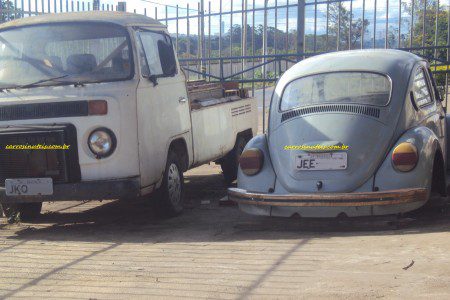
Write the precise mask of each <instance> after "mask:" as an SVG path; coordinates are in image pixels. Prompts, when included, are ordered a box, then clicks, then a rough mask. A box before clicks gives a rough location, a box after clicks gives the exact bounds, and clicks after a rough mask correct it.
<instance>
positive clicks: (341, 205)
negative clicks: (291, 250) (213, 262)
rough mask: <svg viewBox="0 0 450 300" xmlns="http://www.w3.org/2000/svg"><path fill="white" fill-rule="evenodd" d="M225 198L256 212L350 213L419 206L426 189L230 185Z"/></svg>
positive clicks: (378, 211) (270, 213)
mask: <svg viewBox="0 0 450 300" xmlns="http://www.w3.org/2000/svg"><path fill="white" fill-rule="evenodd" d="M228 198H229V199H230V200H232V201H235V202H237V203H238V204H239V206H240V207H241V209H243V210H244V211H246V212H249V213H252V214H259V215H277V216H291V215H292V214H294V213H299V214H300V215H301V216H311V217H329V216H336V215H337V214H339V213H341V212H343V213H346V214H347V215H349V216H364V215H382V214H392V213H401V212H406V211H410V210H413V209H416V208H419V207H420V206H422V205H423V204H424V203H425V202H426V201H427V199H428V190H427V189H426V188H412V189H398V190H390V191H381V192H363V193H361V192H358V193H322V194H319V193H311V194H288V195H276V194H259V193H251V192H247V191H246V190H243V189H238V188H230V189H228ZM374 208H375V210H374ZM327 210H328V211H327Z"/></svg>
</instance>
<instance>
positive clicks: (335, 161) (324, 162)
mask: <svg viewBox="0 0 450 300" xmlns="http://www.w3.org/2000/svg"><path fill="white" fill-rule="evenodd" d="M295 168H296V169H297V170H298V171H320V170H322V171H323V170H345V169H347V153H345V152H332V153H304V154H300V155H297V157H296V158H295Z"/></svg>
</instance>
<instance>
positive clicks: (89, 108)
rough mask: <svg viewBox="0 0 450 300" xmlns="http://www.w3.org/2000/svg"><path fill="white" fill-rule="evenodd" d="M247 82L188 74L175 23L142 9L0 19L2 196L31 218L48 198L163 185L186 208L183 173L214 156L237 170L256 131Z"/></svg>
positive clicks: (165, 195)
mask: <svg viewBox="0 0 450 300" xmlns="http://www.w3.org/2000/svg"><path fill="white" fill-rule="evenodd" d="M247 94H248V93H246V91H245V90H242V89H238V88H237V89H234V90H233V89H232V90H227V89H225V88H223V86H222V85H221V84H220V83H207V82H204V81H198V82H192V83H189V84H186V78H185V75H184V73H183V71H182V70H181V68H180V66H179V64H178V62H177V59H176V56H175V53H174V47H173V45H172V41H171V38H170V37H169V35H168V32H167V29H166V27H165V26H163V25H162V24H161V23H159V22H157V21H155V20H153V19H151V18H148V17H145V16H141V15H136V14H128V13H119V12H98V11H97V12H81V13H63V14H55V15H42V16H37V17H30V18H24V19H19V20H15V21H11V22H7V23H4V24H2V25H1V26H0V203H1V204H2V206H3V209H4V212H5V213H6V215H8V212H10V211H12V210H14V211H15V212H20V213H21V215H22V218H30V217H33V216H36V215H38V214H39V213H40V210H41V206H42V202H43V201H59V200H95V199H98V200H101V199H115V198H123V197H134V196H143V195H147V194H150V193H152V192H154V191H157V192H158V197H155V198H156V199H158V200H157V201H158V206H159V207H160V208H162V211H164V212H165V213H167V214H168V215H175V214H178V213H179V212H181V210H182V208H183V172H184V171H186V170H188V169H189V168H192V167H195V166H199V165H201V164H204V163H207V162H210V161H215V162H217V163H220V164H221V166H222V170H223V172H224V175H225V179H226V180H227V181H228V182H230V181H232V180H234V179H235V178H236V172H237V168H238V156H239V155H240V152H241V151H242V150H243V148H244V146H245V144H246V142H247V141H248V140H249V139H250V138H251V137H252V136H254V135H255V134H256V130H257V108H256V102H255V101H254V99H251V98H248V96H247Z"/></svg>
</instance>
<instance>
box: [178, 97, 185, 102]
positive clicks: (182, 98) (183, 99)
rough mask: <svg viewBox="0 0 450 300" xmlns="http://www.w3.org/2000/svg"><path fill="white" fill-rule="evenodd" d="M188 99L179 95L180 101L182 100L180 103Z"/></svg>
mask: <svg viewBox="0 0 450 300" xmlns="http://www.w3.org/2000/svg"><path fill="white" fill-rule="evenodd" d="M186 101H187V99H186V98H185V97H179V98H178V102H180V103H184V102H186Z"/></svg>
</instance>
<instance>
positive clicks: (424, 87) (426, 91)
mask: <svg viewBox="0 0 450 300" xmlns="http://www.w3.org/2000/svg"><path fill="white" fill-rule="evenodd" d="M413 94H414V100H415V101H416V104H417V106H419V107H422V106H425V105H428V104H430V103H431V102H432V101H433V100H432V97H431V93H430V87H429V85H428V81H427V77H426V75H425V72H424V70H423V69H422V68H420V69H419V70H417V73H416V76H414V83H413Z"/></svg>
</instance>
